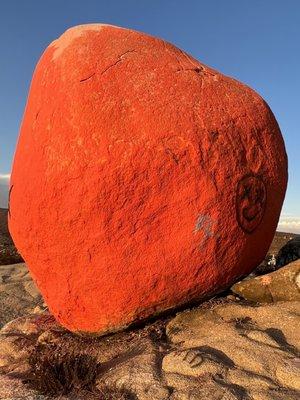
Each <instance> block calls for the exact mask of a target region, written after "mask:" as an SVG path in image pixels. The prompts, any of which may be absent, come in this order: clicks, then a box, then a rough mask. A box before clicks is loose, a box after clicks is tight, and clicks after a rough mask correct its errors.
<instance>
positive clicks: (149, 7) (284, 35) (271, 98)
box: [0, 0, 300, 232]
mask: <svg viewBox="0 0 300 400" xmlns="http://www.w3.org/2000/svg"><path fill="white" fill-rule="evenodd" d="M91 22H94V23H95V22H102V23H108V24H112V25H120V26H123V27H128V28H132V29H135V30H140V31H143V32H147V33H149V34H151V35H154V36H159V37H161V38H163V39H165V40H167V41H169V42H172V43H174V44H175V45H177V46H178V47H180V48H182V49H183V50H185V51H186V52H188V53H190V54H192V55H193V56H194V57H195V58H197V59H199V60H200V61H202V62H203V63H205V64H207V65H209V66H212V67H214V68H216V69H218V70H219V71H221V72H223V73H224V74H226V75H229V76H232V77H234V78H236V79H239V80H241V81H242V82H244V83H246V84H248V85H249V86H251V87H252V88H254V89H255V90H256V91H257V92H258V93H260V94H261V95H262V96H263V97H264V98H265V100H266V101H267V102H268V104H269V105H270V107H271V108H272V110H273V112H274V114H275V116H276V118H277V120H278V122H279V125H280V127H281V130H282V133H283V136H284V139H285V143H286V148H287V153H288V157H289V186H288V191H287V196H286V200H285V203H284V208H283V212H282V218H281V225H280V228H281V229H282V230H290V231H292V230H296V231H297V230H298V231H299V232H300V157H299V155H300V152H299V150H300V135H299V127H300V78H299V67H300V1H298V0H285V1H282V0H260V1H258V0H248V1H246V0H226V1H225V0H224V1H222V0H210V2H207V1H202V0H198V1H197V0H190V1H189V0H185V1H183V0H178V1H177V0H173V1H171V0H149V1H148V0H146V1H143V0H127V1H126V0H119V1H117V0H110V1H104V0H102V1H101V0H84V1H79V0H64V1H60V0H43V1H40V0H26V1H25V0H24V1H22V0H9V1H2V2H1V5H0V44H1V58H0V146H1V147H0V206H3V202H5V196H6V194H5V191H6V187H7V182H8V176H9V173H10V169H11V162H12V157H13V152H14V148H15V144H16V140H17V135H18V130H19V126H20V122H21V118H22V114H23V110H24V106H25V102H26V96H27V92H28V88H29V84H30V80H31V76H32V72H33V69H34V67H35V64H36V62H37V61H38V59H39V57H40V55H41V53H42V52H43V50H44V49H45V47H47V45H48V44H49V43H50V42H51V41H52V40H54V39H55V38H57V37H58V36H59V35H60V34H61V33H62V32H63V31H65V30H66V29H67V28H69V27H70V26H74V25H78V24H83V23H91Z"/></svg>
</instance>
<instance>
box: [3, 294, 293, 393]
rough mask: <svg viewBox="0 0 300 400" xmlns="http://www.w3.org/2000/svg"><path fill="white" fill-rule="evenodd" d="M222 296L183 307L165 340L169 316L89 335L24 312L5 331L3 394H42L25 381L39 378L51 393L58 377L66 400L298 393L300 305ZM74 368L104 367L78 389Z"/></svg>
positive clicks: (37, 380)
mask: <svg viewBox="0 0 300 400" xmlns="http://www.w3.org/2000/svg"><path fill="white" fill-rule="evenodd" d="M220 301H221V304H219V301H217V300H216V301H209V302H206V303H205V304H203V305H202V306H201V307H199V308H196V309H194V310H192V311H186V312H183V313H180V314H178V315H177V316H176V317H175V318H173V319H172V320H171V321H170V322H169V323H168V325H167V337H166V335H165V330H164V326H165V324H166V321H162V320H161V321H157V322H155V323H152V324H149V325H146V326H145V327H143V328H140V329H136V330H133V331H125V332H122V333H118V334H115V335H111V336H107V337H101V338H92V337H85V338H83V337H81V336H79V335H74V334H72V333H70V332H68V331H66V330H65V329H64V328H62V327H61V326H59V325H58V324H57V323H56V322H55V320H54V318H52V317H51V316H49V315H43V316H33V315H32V316H27V317H23V318H19V319H17V320H15V321H12V322H11V323H9V324H7V325H6V326H5V327H4V328H3V329H2V330H1V331H0V344H1V346H0V362H1V364H0V372H2V373H5V375H4V376H3V375H2V376H1V375H0V390H2V392H1V391H0V393H1V394H2V393H8V392H9V393H10V396H11V397H9V396H7V397H6V398H7V399H13V400H15V399H16V398H18V397H17V394H19V393H23V395H24V399H27V398H28V399H38V396H41V399H43V396H42V394H41V393H42V392H41V390H39V391H35V392H33V391H32V390H31V389H30V387H32V385H30V386H28V385H24V384H22V383H21V380H23V381H25V382H26V381H27V382H28V378H29V377H32V376H34V377H35V384H34V385H33V386H34V387H35V388H37V387H43V388H44V389H49V390H50V389H51V390H53V387H54V386H55V385H54V384H55V381H56V380H59V379H60V382H61V383H62V384H63V387H62V389H65V390H64V391H63V392H61V391H60V389H61V388H60V386H59V385H57V382H56V389H57V392H56V394H57V395H58V398H60V399H68V400H81V399H82V400H99V399H107V400H112V399H118V400H119V399H124V400H125V399H126V400H127V399H135V400H183V399H187V400H191V399H194V400H200V399H220V400H221V399H224V400H225V399H228V400H250V399H251V400H287V399H289V400H298V398H299V393H300V391H299V389H300V388H299V368H300V358H299V343H300V332H299V329H295V327H297V326H298V325H299V322H300V303H299V302H278V303H274V304H271V305H264V306H259V307H254V306H249V305H245V304H243V301H240V302H239V303H234V302H231V303H228V302H227V303H226V300H225V299H220ZM224 302H225V303H224ZM83 360H85V363H84V365H83V364H82V363H83ZM75 362H76V364H75ZM76 365H80V368H82V367H83V366H84V367H85V369H86V368H87V367H88V369H89V370H91V369H92V368H93V366H94V367H95V366H96V367H95V368H94V370H95V379H94V381H93V386H92V387H90V388H89V390H86V387H85V386H84V385H83V383H82V382H86V377H85V374H83V375H82V376H81V379H79V380H78V381H76V385H73V386H72V385H71V386H68V385H66V381H65V380H64V378H63V376H61V375H59V376H57V374H61V372H62V371H66V370H68V368H69V369H70V368H71V367H72V370H71V371H72V374H71V376H72V377H74V376H76V373H75V371H76V368H75V367H76ZM55 371H58V372H56V376H54V375H55ZM8 378H10V379H8ZM55 378H56V379H55ZM41 383H42V385H41ZM1 385H2V386H1ZM66 389H67V390H66ZM29 393H30V396H31V397H30V396H29ZM45 393H46V394H48V395H50V392H48V391H47V390H46V392H45ZM52 393H53V392H52ZM62 393H65V396H63V395H62ZM25 395H26V396H28V397H26V396H25ZM0 398H1V396H0ZM20 398H22V397H21V396H20ZM50 398H53V397H52V396H50ZM1 399H2V398H1Z"/></svg>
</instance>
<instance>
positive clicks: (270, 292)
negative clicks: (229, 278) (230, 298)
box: [231, 260, 300, 303]
mask: <svg viewBox="0 0 300 400" xmlns="http://www.w3.org/2000/svg"><path fill="white" fill-rule="evenodd" d="M231 290H232V291H233V292H234V293H235V294H238V295H239V296H241V297H243V298H244V299H247V300H250V301H255V302H258V303H272V302H275V301H283V300H284V301H293V300H295V301H296V300H298V301H299V300H300V260H299V261H295V262H293V263H291V264H288V265H286V266H285V267H282V268H280V269H278V270H277V271H275V272H272V273H270V274H266V275H262V276H259V277H256V278H252V279H245V280H243V281H241V282H238V283H236V284H235V285H233V286H232V288H231Z"/></svg>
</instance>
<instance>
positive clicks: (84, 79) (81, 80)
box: [79, 72, 96, 82]
mask: <svg viewBox="0 0 300 400" xmlns="http://www.w3.org/2000/svg"><path fill="white" fill-rule="evenodd" d="M94 75H96V72H94V73H93V74H92V75H90V76H88V77H87V78H83V79H80V81H79V82H85V81H87V80H89V79H91V78H92V77H93V76H94Z"/></svg>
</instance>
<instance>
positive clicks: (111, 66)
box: [101, 50, 135, 75]
mask: <svg viewBox="0 0 300 400" xmlns="http://www.w3.org/2000/svg"><path fill="white" fill-rule="evenodd" d="M128 53H135V50H127V51H125V53H123V54H121V55H120V56H119V58H118V60H117V61H115V62H114V63H113V64H111V65H109V66H108V67H107V68H105V70H104V71H102V72H101V75H103V74H105V72H107V71H108V70H109V69H111V68H113V67H114V66H116V65H117V64H119V63H120V62H121V61H122V60H123V58H124V56H125V55H126V54H128Z"/></svg>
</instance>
